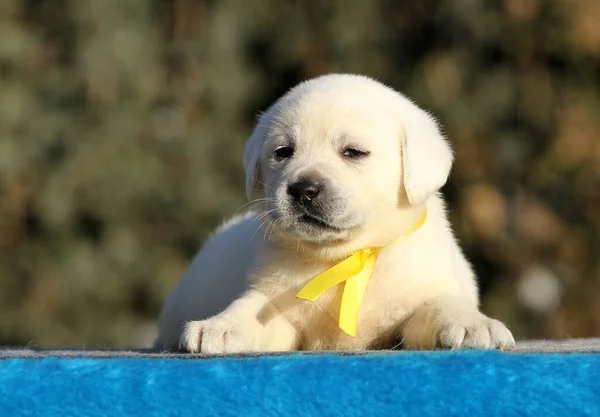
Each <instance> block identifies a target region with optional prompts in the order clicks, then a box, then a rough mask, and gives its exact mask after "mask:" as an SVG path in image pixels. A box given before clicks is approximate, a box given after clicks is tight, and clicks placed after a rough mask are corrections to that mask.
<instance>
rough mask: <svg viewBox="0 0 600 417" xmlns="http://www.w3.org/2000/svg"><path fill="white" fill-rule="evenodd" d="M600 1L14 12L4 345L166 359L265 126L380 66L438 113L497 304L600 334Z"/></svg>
mask: <svg viewBox="0 0 600 417" xmlns="http://www.w3.org/2000/svg"><path fill="white" fill-rule="evenodd" d="M599 22H600V2H599V1H598V0H547V1H545V0H503V1H500V0H496V1H491V0H490V1H477V0H462V1H452V0H424V1H384V0H381V1H373V0H362V1H346V0H335V1H315V0H313V1H308V0H307V1H300V0H296V1H291V0H290V1H275V0H261V1H241V0H240V1H208V0H206V1H201V0H173V1H166V0H154V1H143V0H1V1H0V345H2V344H4V345H16V344H34V345H45V346H50V345H70V346H81V345H88V346H92V345H94V346H145V345H148V344H149V343H151V341H152V338H153V335H154V332H155V329H154V325H155V320H156V317H157V315H158V313H159V309H160V305H161V302H162V300H163V298H164V297H165V295H166V294H167V292H168V291H169V289H170V288H171V287H172V286H173V285H174V283H175V282H176V280H177V279H178V278H179V276H180V275H181V274H182V272H183V271H184V269H185V268H186V266H187V264H188V262H189V260H190V259H191V257H192V256H193V255H194V253H195V252H196V251H197V249H198V248H199V247H200V246H201V244H202V242H203V239H204V238H205V237H206V236H207V234H208V233H209V232H210V231H211V229H212V228H213V227H215V226H216V225H218V223H219V222H220V221H221V220H222V219H224V218H226V217H228V216H230V215H232V214H234V213H239V212H240V211H241V210H242V206H243V205H244V203H245V198H244V192H243V189H244V182H243V170H242V167H241V153H242V149H243V144H244V141H245V139H246V137H247V135H248V134H249V133H250V130H251V128H252V124H253V122H254V118H255V116H256V114H257V113H258V112H259V111H260V110H264V109H265V107H266V106H267V105H268V104H269V103H270V102H272V101H273V100H274V99H276V98H277V97H278V96H279V95H281V94H282V93H284V92H285V91H286V90H287V89H288V88H290V87H291V86H293V85H294V84H296V83H297V82H299V81H301V80H304V79H306V78H309V77H313V76H316V75H319V74H323V73H328V72H356V73H362V74H367V75H370V76H373V77H376V78H377V79H379V80H381V81H384V82H386V83H388V84H389V85H391V86H393V87H394V88H396V89H399V90H400V91H402V92H404V93H406V94H407V95H408V96H410V97H412V98H413V99H414V100H416V101H417V102H418V103H419V104H420V105H421V106H422V107H424V108H426V109H429V110H431V111H432V112H433V113H434V114H435V115H437V116H438V117H439V119H440V120H441V122H442V123H443V125H444V126H445V129H446V132H447V133H448V135H449V137H450V138H451V140H452V142H453V144H454V148H455V150H456V155H457V158H456V165H455V168H454V170H453V173H452V179H451V181H450V183H449V184H448V185H447V186H446V187H445V189H444V192H445V194H446V196H447V197H448V200H449V202H450V209H451V217H452V221H453V223H454V227H455V230H456V232H457V234H458V236H459V238H460V240H461V243H462V245H463V247H464V248H465V250H466V252H467V255H468V257H469V259H470V260H471V261H472V262H473V263H474V265H475V267H476V269H477V272H478V274H479V276H480V283H481V293H482V297H483V307H484V310H485V311H486V312H487V313H489V314H491V315H493V316H495V317H498V318H500V319H502V320H504V321H506V322H507V323H508V325H509V326H510V327H511V328H512V330H513V331H514V333H515V335H516V336H517V337H518V338H525V337H527V338H539V337H544V338H550V337H552V338H563V337H584V336H600V261H599V258H600V256H599V253H600V215H599V214H600V139H599V138H598V133H600V117H599V116H600V23H599Z"/></svg>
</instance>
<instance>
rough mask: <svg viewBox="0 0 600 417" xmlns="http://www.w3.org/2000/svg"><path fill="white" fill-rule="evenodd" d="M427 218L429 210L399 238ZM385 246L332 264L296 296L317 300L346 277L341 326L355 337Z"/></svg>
mask: <svg viewBox="0 0 600 417" xmlns="http://www.w3.org/2000/svg"><path fill="white" fill-rule="evenodd" d="M426 218H427V210H425V211H423V214H422V215H421V218H420V219H419V220H418V222H417V224H416V225H415V226H414V227H413V228H412V229H411V230H410V231H409V232H408V233H407V234H406V235H404V236H402V237H401V238H400V239H398V240H397V241H396V242H398V241H399V240H401V239H404V238H406V237H407V236H409V235H411V234H412V233H414V232H416V231H417V230H419V229H420V228H421V226H423V224H424V223H425V219H426ZM381 249H383V247H379V248H373V249H363V250H360V251H358V252H355V253H354V254H352V255H350V257H348V258H346V259H344V260H343V261H342V262H340V263H338V264H336V265H334V266H332V267H331V268H329V269H328V270H326V271H325V272H322V273H320V274H319V275H317V276H316V277H315V278H313V279H312V280H310V281H309V282H308V284H306V286H305V287H304V288H302V289H301V290H300V292H298V294H296V298H301V299H304V300H308V301H315V300H316V299H317V298H319V297H320V296H321V295H323V293H324V292H325V291H327V290H328V289H330V288H331V287H334V286H336V285H338V284H341V283H342V282H344V281H346V283H345V284H344V292H343V294H342V301H341V304H340V319H339V326H340V329H342V331H343V332H344V333H346V334H347V335H349V336H352V337H355V336H356V327H357V321H358V310H359V309H360V303H361V301H362V299H363V297H364V295H365V292H366V290H367V285H368V283H369V279H370V278H371V273H372V272H373V267H374V266H375V261H376V260H377V255H378V254H379V251H380V250H381Z"/></svg>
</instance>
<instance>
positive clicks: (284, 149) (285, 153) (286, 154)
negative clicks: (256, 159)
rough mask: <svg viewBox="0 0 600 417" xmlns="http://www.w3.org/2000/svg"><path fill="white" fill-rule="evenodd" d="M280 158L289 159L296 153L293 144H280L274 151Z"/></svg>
mask: <svg viewBox="0 0 600 417" xmlns="http://www.w3.org/2000/svg"><path fill="white" fill-rule="evenodd" d="M274 153H275V156H276V157H277V158H278V159H288V158H291V157H292V156H293V155H294V148H292V147H291V146H280V147H279V148H277V149H275V151H274Z"/></svg>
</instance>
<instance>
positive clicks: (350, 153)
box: [342, 148, 369, 159]
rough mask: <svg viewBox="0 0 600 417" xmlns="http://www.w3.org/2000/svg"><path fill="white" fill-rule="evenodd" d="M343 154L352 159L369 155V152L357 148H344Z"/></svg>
mask: <svg viewBox="0 0 600 417" xmlns="http://www.w3.org/2000/svg"><path fill="white" fill-rule="evenodd" d="M342 155H344V156H345V157H346V158H350V159H359V158H364V157H365V156H368V155H369V152H364V151H361V150H359V149H356V148H346V149H344V150H343V152H342Z"/></svg>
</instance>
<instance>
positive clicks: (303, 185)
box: [287, 178, 322, 201]
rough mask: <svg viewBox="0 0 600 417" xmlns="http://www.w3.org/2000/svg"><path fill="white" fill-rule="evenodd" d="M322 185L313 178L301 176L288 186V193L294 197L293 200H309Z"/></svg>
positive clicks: (319, 190)
mask: <svg viewBox="0 0 600 417" xmlns="http://www.w3.org/2000/svg"><path fill="white" fill-rule="evenodd" d="M321 188H322V185H321V183H320V182H318V181H315V180H314V179H309V178H303V179H300V180H299V181H297V182H295V183H293V184H290V185H289V186H288V190H287V191H288V194H289V195H291V196H292V197H294V199H295V200H300V201H311V200H313V199H314V198H315V197H316V196H317V195H318V194H319V192H321Z"/></svg>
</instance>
